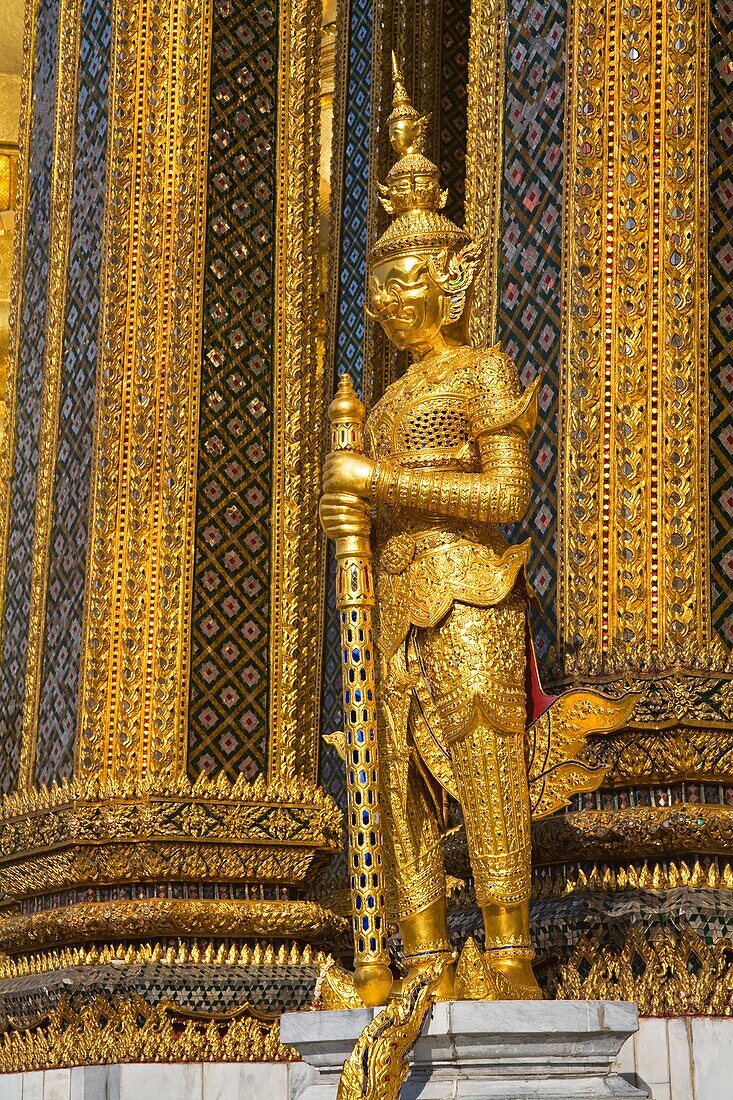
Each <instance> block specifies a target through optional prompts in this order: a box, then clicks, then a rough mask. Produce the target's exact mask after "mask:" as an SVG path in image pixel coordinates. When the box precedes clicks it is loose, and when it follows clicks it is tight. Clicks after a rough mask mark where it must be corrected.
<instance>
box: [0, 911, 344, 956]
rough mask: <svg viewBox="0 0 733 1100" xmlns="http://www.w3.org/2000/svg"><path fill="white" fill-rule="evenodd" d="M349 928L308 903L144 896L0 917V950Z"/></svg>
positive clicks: (314, 935)
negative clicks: (66, 944) (117, 941)
mask: <svg viewBox="0 0 733 1100" xmlns="http://www.w3.org/2000/svg"><path fill="white" fill-rule="evenodd" d="M347 928H348V922H347V921H345V920H344V919H343V917H337V916H336V914H335V913H331V912H330V910H328V909H324V908H323V907H322V906H321V905H318V904H317V903H316V902H312V901H231V900H222V899H214V898H212V899H207V900H205V901H202V900H197V899H191V898H187V899H185V898H144V899H135V900H131V901H93V902H80V903H77V904H76V905H67V906H64V907H61V908H57V909H42V910H39V911H38V912H36V913H29V914H14V915H10V916H6V917H3V918H2V919H0V949H1V950H3V951H6V952H8V953H11V954H12V953H17V952H20V951H29V950H40V949H42V948H44V947H54V946H58V945H60V944H65V943H88V942H89V941H90V940H98V941H101V942H103V943H105V942H108V941H109V940H110V939H119V940H128V939H129V940H140V941H143V942H145V940H147V939H150V938H151V937H153V938H158V937H161V938H163V937H171V936H175V937H183V938H186V937H191V936H195V937H202V938H206V939H209V938H211V939H221V938H230V939H244V938H246V937H253V936H256V937H266V938H268V939H272V938H273V937H274V938H283V939H292V938H297V939H299V940H309V941H315V942H318V941H323V940H324V939H326V938H334V937H335V936H338V935H339V934H341V933H342V932H344V931H345V930H346V929H347Z"/></svg>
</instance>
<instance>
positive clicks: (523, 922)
mask: <svg viewBox="0 0 733 1100" xmlns="http://www.w3.org/2000/svg"><path fill="white" fill-rule="evenodd" d="M482 913H483V917H484V928H485V929H486V955H485V959H486V961H487V963H488V964H489V966H490V967H491V969H492V970H493V971H494V972H495V973H497V974H498V975H500V976H501V977H503V978H505V979H506V982H507V983H508V985H507V993H506V996H507V999H510V1000H517V1001H539V1000H542V992H541V990H540V987H539V985H538V984H537V979H536V978H535V976H534V971H533V970H532V959H533V958H534V955H535V953H534V949H533V948H532V942H531V940H530V936H529V901H523V902H520V903H519V904H518V905H495V904H493V903H490V904H488V905H485V906H483V907H482ZM502 985H503V983H502Z"/></svg>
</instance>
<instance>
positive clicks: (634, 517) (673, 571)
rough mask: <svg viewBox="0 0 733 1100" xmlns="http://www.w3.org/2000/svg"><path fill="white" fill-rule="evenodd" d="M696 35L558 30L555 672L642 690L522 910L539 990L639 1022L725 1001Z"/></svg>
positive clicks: (619, 8) (730, 715)
mask: <svg viewBox="0 0 733 1100" xmlns="http://www.w3.org/2000/svg"><path fill="white" fill-rule="evenodd" d="M715 28H716V25H715V22H714V21H713V22H712V23H711V11H710V7H709V5H708V4H707V3H706V2H704V0H647V2H639V3H637V2H636V0H628V2H626V0H624V2H622V3H619V4H612V5H610V6H606V7H603V8H599V7H598V6H597V5H596V6H594V5H589V4H587V3H585V2H584V0H582V2H579V3H575V4H573V5H572V6H571V9H570V21H569V32H568V35H569V37H568V55H567V80H566V94H567V102H566V129H565V132H566V162H565V188H564V194H565V207H564V222H563V225H564V318H563V319H564V346H563V357H562V364H561V379H560V402H561V413H560V429H559V439H560V474H559V490H560V492H559V501H560V508H559V512H560V514H559V523H558V529H559V544H558V559H559V561H558V566H559V568H558V603H557V625H558V645H557V654H556V666H555V669H554V675H555V679H556V682H557V683H559V684H563V685H564V684H572V685H581V684H582V685H589V686H595V687H598V688H600V689H601V690H604V691H607V692H609V693H611V694H615V693H617V692H621V691H625V690H638V691H640V692H642V699H641V701H640V703H639V704H637V706H636V708H635V710H634V712H633V714H632V718H631V721H630V723H629V725H628V727H627V728H626V729H624V730H622V731H620V732H618V733H617V734H614V735H612V736H607V737H603V738H599V739H597V740H596V741H595V743H594V745H593V746H592V749H591V753H590V755H591V757H592V760H593V762H594V763H602V764H603V765H604V766H606V767H607V768H608V769H609V770H608V773H607V779H606V783H605V785H604V787H603V788H602V789H601V790H600V791H598V792H597V793H596V794H594V795H590V796H584V797H582V798H577V799H575V800H574V802H573V805H572V806H571V807H570V810H569V812H568V813H567V814H564V815H560V816H558V817H556V818H554V819H551V820H548V821H547V822H543V823H540V824H539V825H538V826H537V827H536V830H535V846H536V859H537V862H538V864H539V868H538V870H537V891H538V900H537V903H536V905H537V908H536V916H537V918H538V919H539V920H545V921H551V920H557V921H558V922H559V923H558V926H557V930H556V934H552V933H550V934H548V937H547V940H546V943H545V945H544V946H545V948H546V950H547V951H548V952H556V953H557V955H559V956H564V961H563V962H562V963H560V964H558V965H557V966H555V967H554V969H553V966H552V965H551V966H550V971H551V972H552V973H553V977H552V980H551V982H550V985H551V988H552V989H553V990H554V991H555V993H556V994H557V995H559V996H606V995H610V996H617V997H629V998H633V999H635V1000H637V1001H638V1003H639V1005H640V1010H641V1012H642V1013H644V1014H661V1015H664V1014H667V1015H669V1014H679V1013H691V1012H713V1013H719V1012H722V1011H729V1008H728V1009H725V1008H724V1007H723V1006H724V1004H729V1002H730V996H731V981H730V975H728V974H727V971H725V968H724V967H722V965H721V962H720V960H721V958H722V955H721V952H722V951H724V950H725V944H726V943H728V942H729V937H730V933H731V928H732V927H733V901H732V899H733V894H731V885H732V884H733V869H732V868H731V864H730V845H731V835H732V833H733V809H732V808H731V807H732V805H733V800H732V798H731V795H732V792H733V752H732V750H733V685H732V683H731V679H732V676H733V664H732V663H731V655H730V652H729V651H728V649H727V647H726V646H725V645H724V644H723V642H722V641H721V639H720V638H719V637H718V636H717V635H716V633H715V630H714V629H713V625H712V618H711V595H710V591H711V553H710V487H709V463H710V438H709V436H710V410H709V391H710V377H709V374H710V371H709V355H708V332H709V325H710V304H709V299H708V294H709V271H708V266H709V255H708V251H709V227H708V216H709V210H708V206H709V187H710V182H709V174H708V141H709V139H708V128H709V100H710V94H711V92H710V87H711V86H710V66H709V51H710V34H711V30H712V32H713V34H715V33H716V29H715ZM718 33H719V32H718ZM670 891H674V893H670ZM581 897H582V899H583V900H582V901H581ZM581 905H582V913H581V909H580V908H579V906H581ZM672 911H674V917H672V916H671V914H672ZM560 924H562V928H561V927H560ZM611 925H613V928H614V936H613V939H611V937H610V936H609V935H608V931H607V930H608V928H609V927H611ZM546 927H549V925H546ZM715 974H717V975H719V984H718V985H717V987H716V988H713V986H714V985H715V981H714V979H713V975H715Z"/></svg>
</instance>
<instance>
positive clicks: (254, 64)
mask: <svg viewBox="0 0 733 1100" xmlns="http://www.w3.org/2000/svg"><path fill="white" fill-rule="evenodd" d="M213 36H214V37H213V56H212V70H211V120H210V155H209V190H208V232H207V242H206V270H205V282H204V341H203V378H202V388H201V421H200V438H199V471H198V504H197V531H196V565H195V576H194V608H193V630H192V638H193V645H192V655H191V694H190V730H189V759H188V768H189V774H190V775H191V776H192V777H195V776H196V775H198V774H199V772H201V771H204V772H207V773H208V774H212V773H216V772H220V771H223V772H225V773H226V774H228V775H229V776H230V777H234V776H236V775H237V774H239V773H240V772H243V773H244V774H245V775H246V776H247V777H249V778H254V777H255V776H256V775H257V774H258V773H260V772H262V771H264V769H265V766H266V753H267V696H268V682H267V680H268V612H269V585H268V558H269V549H270V544H269V523H270V463H271V454H270V443H269V440H270V433H271V427H272V393H271V360H272V327H273V321H272V308H273V305H272V304H273V298H274V291H273V260H272V256H273V237H274V209H275V202H274V197H275V153H276V148H275V126H276V90H275V80H276V72H277V9H276V5H275V4H274V3H272V2H269V0H217V3H216V4H215V7H214V30H213Z"/></svg>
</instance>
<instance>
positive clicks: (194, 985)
mask: <svg viewBox="0 0 733 1100" xmlns="http://www.w3.org/2000/svg"><path fill="white" fill-rule="evenodd" d="M319 969H320V967H319V965H318V964H317V963H311V964H302V963H301V964H296V965H292V966H288V965H280V966H267V965H261V966H258V965H256V964H252V965H250V966H247V965H246V964H242V965H238V966H227V965H226V964H219V965H216V964H207V963H198V964H197V963H176V964H174V965H171V964H170V963H133V964H131V965H129V966H118V965H115V964H114V963H101V964H98V965H96V966H75V967H68V968H67V969H64V970H51V971H48V972H45V973H42V974H29V975H27V976H24V977H20V978H8V979H5V980H4V981H3V982H2V984H0V1004H1V1005H2V1010H3V1012H5V1013H6V1014H11V1015H12V1016H13V1017H14V1019H17V1020H29V1021H33V1020H36V1019H38V1018H39V1017H42V1016H43V1015H44V1013H46V1012H48V1010H49V1007H50V1006H51V1005H55V1004H57V1003H58V1002H59V1001H60V1000H61V998H63V997H69V995H70V994H71V1001H72V1004H73V1006H74V1008H76V1009H77V1010H78V1009H79V1008H81V1007H82V1006H83V1005H84V1004H86V1003H88V1002H91V1001H93V1000H94V998H96V997H104V998H106V999H108V1000H110V1001H112V1002H114V1001H116V1000H120V1001H129V999H130V998H131V997H132V996H139V997H141V998H142V999H143V1000H144V1001H145V1002H146V1003H147V1004H149V1005H157V1004H159V1003H160V1002H161V1001H172V1002H173V1003H174V1004H175V1005H176V1007H177V1008H178V1009H179V1010H182V1011H184V1012H191V1013H196V1014H197V1015H202V1016H204V1017H209V1016H226V1015H229V1014H234V1013H237V1012H238V1011H241V1010H242V1009H243V1008H245V1007H247V1006H249V1007H250V1008H251V1009H252V1010H253V1011H254V1012H257V1013H259V1014H261V1015H262V1016H265V1017H274V1016H277V1015H279V1014H280V1013H281V1012H288V1011H297V1010H299V1009H303V1008H305V1007H306V1006H307V1005H308V1004H309V1002H310V1001H312V999H313V991H314V989H315V985H316V980H317V978H318V973H319Z"/></svg>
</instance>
